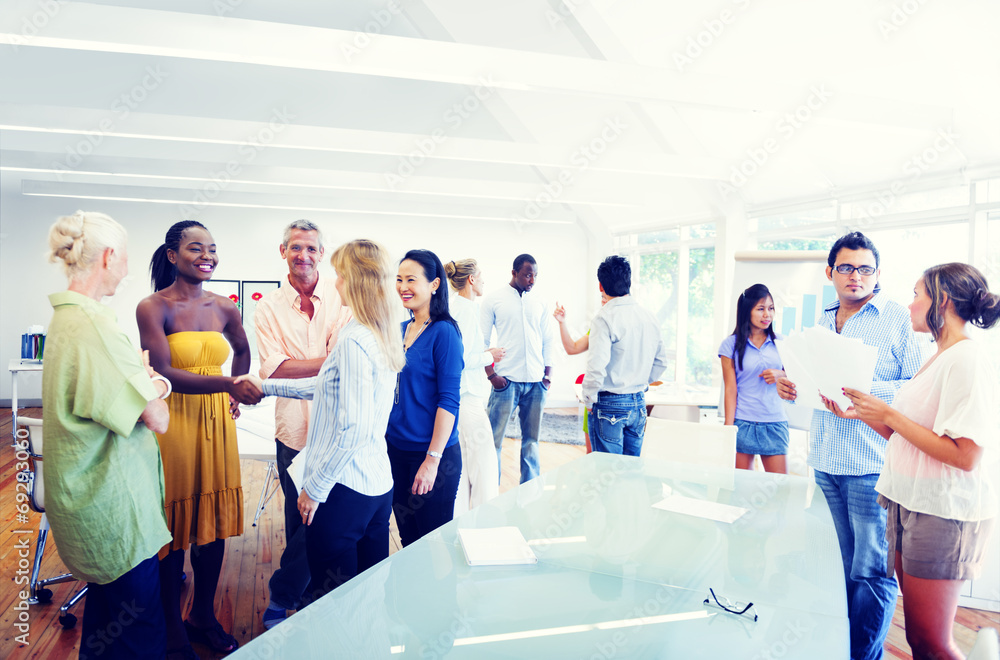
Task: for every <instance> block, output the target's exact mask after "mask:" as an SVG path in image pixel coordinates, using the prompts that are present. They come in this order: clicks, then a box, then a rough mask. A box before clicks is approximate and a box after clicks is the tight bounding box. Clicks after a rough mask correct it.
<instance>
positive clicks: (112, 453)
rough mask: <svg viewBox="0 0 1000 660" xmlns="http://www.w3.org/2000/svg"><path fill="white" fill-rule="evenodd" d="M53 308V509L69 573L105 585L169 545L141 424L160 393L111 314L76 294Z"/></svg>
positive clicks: (49, 487) (46, 426)
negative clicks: (148, 406)
mask: <svg viewBox="0 0 1000 660" xmlns="http://www.w3.org/2000/svg"><path fill="white" fill-rule="evenodd" d="M49 302H51V303H52V307H53V308H54V310H55V311H54V313H53V316H52V322H51V323H50V325H49V332H48V335H47V337H46V347H45V366H44V368H43V370H42V403H43V408H42V422H43V424H42V431H43V434H44V435H43V437H44V446H43V454H44V457H45V460H44V465H45V470H44V472H43V478H44V484H45V509H46V513H47V514H48V518H49V522H50V524H51V526H52V535H53V536H54V537H55V541H56V545H57V547H58V549H59V556H60V558H61V559H62V560H63V562H64V563H65V564H66V566H67V568H69V570H70V571H72V573H73V575H74V576H76V577H77V578H79V579H82V580H87V581H88V582H95V583H97V584H107V583H109V582H112V581H114V580H116V579H118V578H119V577H121V576H122V575H124V574H125V573H127V572H128V571H130V570H132V569H133V568H135V567H136V566H137V565H138V564H139V563H140V562H142V561H145V560H146V559H149V558H150V557H152V556H153V555H155V554H156V553H157V552H158V551H159V549H160V548H161V547H162V546H164V545H165V544H167V543H169V542H170V540H171V536H170V532H169V531H168V530H167V522H166V516H165V514H164V510H163V464H162V462H161V461H160V448H159V445H158V444H157V443H156V438H155V436H154V435H153V433H152V432H151V431H150V430H149V429H147V428H146V425H145V424H143V423H142V422H141V421H140V420H139V416H140V415H141V414H142V412H143V410H144V409H145V408H146V404H147V403H148V402H149V401H152V400H153V399H155V398H156V388H155V387H154V386H153V383H152V381H151V380H150V379H149V376H148V374H147V373H146V369H145V367H143V365H142V361H141V359H140V357H139V353H138V351H137V350H136V349H135V348H134V347H133V345H132V343H131V342H130V341H129V339H128V337H126V336H125V334H124V333H123V332H122V331H121V329H120V328H119V327H118V321H117V319H116V317H115V314H114V312H112V311H111V309H109V308H108V307H106V306H104V305H102V304H100V303H99V302H97V301H96V300H93V299H91V298H88V297H86V296H84V295H81V294H79V293H75V292H72V291H62V292H60V293H54V294H52V295H51V296H49Z"/></svg>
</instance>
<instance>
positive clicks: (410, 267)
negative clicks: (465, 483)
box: [385, 250, 465, 546]
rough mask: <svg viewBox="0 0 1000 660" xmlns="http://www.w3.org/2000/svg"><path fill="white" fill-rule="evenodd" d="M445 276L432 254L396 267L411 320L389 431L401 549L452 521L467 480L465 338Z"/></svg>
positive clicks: (409, 257) (414, 255)
mask: <svg viewBox="0 0 1000 660" xmlns="http://www.w3.org/2000/svg"><path fill="white" fill-rule="evenodd" d="M446 277H447V275H446V274H445V271H444V266H442V265H441V260H440V259H438V258H437V256H436V255H435V254H434V253H433V252H430V251H428V250H410V251H409V252H407V253H406V256H404V257H403V260H402V261H401V262H400V263H399V273H398V274H397V275H396V292H397V293H398V294H399V297H400V299H401V300H402V301H403V307H405V308H406V309H407V310H409V312H410V314H411V318H410V320H409V321H406V322H404V323H403V327H402V333H403V351H404V353H405V354H406V366H404V367H403V370H402V371H401V372H400V374H399V379H398V380H397V384H396V396H395V399H394V405H393V407H392V413H391V414H390V415H389V428H388V429H387V430H386V435H385V437H386V440H387V441H388V449H389V462H390V463H391V465H392V480H393V488H392V512H393V514H395V516H396V525H397V526H398V527H399V537H400V541H401V542H402V544H403V545H404V546H407V545H409V544H410V543H413V542H414V541H416V540H418V539H420V538H421V537H423V536H424V535H425V534H427V533H429V532H431V531H433V530H435V529H437V528H438V527H440V526H441V525H443V524H444V523H446V522H448V521H449V520H451V519H452V516H453V514H454V511H455V496H456V494H457V493H458V481H459V477H460V476H461V473H462V452H461V448H460V447H459V444H458V425H457V424H456V423H455V422H456V419H457V417H458V406H459V389H460V385H461V382H462V369H463V368H464V365H465V363H464V360H463V357H462V353H463V348H462V337H461V334H460V333H459V330H458V324H456V323H455V320H454V319H453V318H452V317H451V314H450V313H449V312H448V291H447V289H446V288H443V287H442V284H443V282H445V280H446Z"/></svg>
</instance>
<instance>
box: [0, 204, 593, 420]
mask: <svg viewBox="0 0 1000 660" xmlns="http://www.w3.org/2000/svg"><path fill="white" fill-rule="evenodd" d="M77 209H84V210H94V211H101V212H104V213H107V214H109V215H110V216H111V217H113V218H114V219H115V220H117V221H118V222H120V223H122V224H123V225H124V226H125V227H126V229H128V232H129V277H128V279H126V280H125V282H123V284H122V287H121V288H120V290H119V292H118V294H117V295H116V296H114V297H113V298H111V299H110V300H106V301H105V302H107V303H108V304H109V305H110V306H111V307H112V309H114V310H115V312H116V313H117V315H118V321H119V324H120V325H121V327H122V328H123V329H124V330H125V332H126V333H127V334H128V335H129V336H130V337H131V338H132V341H133V343H135V345H136V346H137V347H138V345H139V338H138V330H137V328H136V324H135V307H136V304H137V303H138V302H139V301H140V300H141V299H142V298H143V297H145V296H146V295H149V293H150V291H151V289H150V285H149V277H148V269H149V259H150V257H151V256H152V253H153V250H155V249H156V247H157V246H159V245H160V243H162V241H163V236H164V234H165V233H166V230H167V229H168V228H169V227H170V225H171V224H173V223H174V222H177V221H178V220H182V219H184V218H182V217H181V216H180V214H179V212H178V209H177V207H175V206H167V205H159V204H140V203H134V202H108V201H91V200H75V199H56V198H44V197H25V196H22V195H21V194H20V193H19V191H16V190H5V191H4V194H3V197H2V199H0V365H3V366H4V368H6V366H7V364H8V362H9V361H10V360H11V359H17V358H19V357H20V337H21V334H22V333H24V332H25V331H26V330H27V329H28V326H29V325H33V324H40V325H43V326H46V328H47V327H48V322H49V319H50V317H51V315H52V309H51V307H50V306H49V303H48V299H47V296H48V294H50V293H52V292H54V291H60V290H63V289H65V288H66V280H65V277H64V276H63V273H62V269H61V267H60V266H58V265H57V264H50V263H48V262H47V261H46V260H45V257H44V255H45V252H46V248H47V243H46V237H47V235H48V229H49V227H50V226H51V224H52V223H53V222H54V221H55V219H56V218H57V217H58V216H59V215H64V214H67V213H72V212H74V211H76V210H77ZM298 217H307V218H309V219H310V220H312V221H313V222H315V223H316V224H318V225H319V226H320V227H321V228H322V230H323V233H324V236H325V243H326V246H327V249H328V254H329V251H330V247H331V246H336V245H338V244H340V243H342V242H344V241H347V240H350V239H354V238H361V237H365V238H371V239H373V240H377V241H379V242H381V243H382V244H384V245H385V246H386V247H387V248H388V249H389V250H390V251H391V252H392V253H393V254H394V255H395V256H396V257H397V258H398V257H401V256H402V255H403V254H404V253H405V251H406V250H408V249H412V248H426V249H429V250H433V251H434V252H435V253H437V255H438V256H439V257H440V258H441V259H442V260H443V261H447V260H451V259H453V258H454V259H461V258H466V257H473V258H475V259H477V260H478V261H479V263H480V265H481V266H482V268H483V271H484V274H485V276H486V284H487V286H486V288H487V292H489V291H490V290H492V289H493V288H496V287H499V286H502V285H505V283H506V282H508V281H509V280H510V270H511V262H512V261H513V259H514V257H515V256H516V255H518V254H520V253H521V252H529V253H531V254H532V255H533V256H534V257H535V259H536V260H537V261H538V270H539V277H538V280H537V282H538V283H537V284H536V285H535V289H534V291H535V292H536V293H537V294H538V295H540V296H541V297H542V298H543V299H544V300H546V301H547V302H548V303H549V305H550V307H551V305H552V303H554V301H556V300H558V301H559V302H560V303H562V304H563V305H565V306H566V308H567V310H570V315H571V317H572V318H576V319H578V320H584V316H585V310H587V309H588V307H589V308H591V309H596V305H595V304H593V303H594V301H593V300H592V299H596V298H597V296H598V294H597V278H596V268H597V264H596V263H594V264H588V263H587V254H588V249H589V247H588V243H589V241H588V238H587V236H586V234H585V232H584V230H583V229H581V228H579V227H578V226H574V225H538V226H515V225H513V224H507V223H483V222H477V223H472V222H468V223H466V222H459V221H451V220H421V221H413V220H408V219H407V220H385V219H372V218H371V217H354V218H350V217H345V216H342V215H334V214H307V215H305V216H301V215H297V214H296V212H286V211H270V210H263V209H250V210H240V209H230V208H208V209H205V211H204V212H203V213H202V214H201V216H200V217H199V218H197V219H198V220H200V221H201V222H202V223H204V224H205V226H206V227H208V229H209V230H210V231H211V232H212V234H213V237H214V238H215V240H216V243H217V244H218V249H219V267H218V269H217V270H216V272H215V277H216V278H218V279H230V280H281V279H283V278H284V276H285V275H286V274H287V272H288V271H287V266H286V265H285V262H284V261H283V260H282V259H281V257H280V255H279V254H278V245H279V244H280V242H281V232H282V230H283V229H284V227H285V225H286V224H287V223H288V222H290V221H292V220H294V219H296V218H298ZM323 272H324V273H326V274H329V275H332V274H333V269H332V268H331V267H330V266H329V263H327V264H326V265H325V266H324V271H323ZM400 314H401V318H402V306H400ZM553 328H554V329H555V324H554V323H553ZM554 339H555V341H558V337H554ZM556 354H557V359H556V364H555V368H556V371H555V379H554V384H553V388H552V392H551V394H550V397H549V403H550V405H575V402H576V399H575V397H574V395H573V390H572V382H573V379H575V377H576V376H577V375H578V374H580V373H582V372H583V369H584V360H583V358H581V357H573V358H570V357H568V356H566V355H565V353H564V352H563V351H562V348H561V347H560V348H559V349H558V350H557V351H556ZM10 396H11V384H10V378H9V377H7V376H6V374H4V376H3V377H2V378H0V402H2V405H5V406H6V405H9V400H10ZM18 396H19V399H21V403H20V404H19V405H22V406H23V405H24V400H25V399H27V400H28V402H29V403H32V404H36V405H37V401H38V400H39V399H40V397H41V378H40V376H38V375H35V374H22V376H21V379H20V381H19V393H18Z"/></svg>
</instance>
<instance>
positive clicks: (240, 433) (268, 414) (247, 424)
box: [236, 396, 275, 461]
mask: <svg viewBox="0 0 1000 660" xmlns="http://www.w3.org/2000/svg"><path fill="white" fill-rule="evenodd" d="M274 401H275V398H274V397H270V396H269V397H265V398H264V400H263V401H261V402H260V403H258V404H257V405H256V406H240V416H239V417H238V418H237V419H236V439H237V442H238V443H239V448H240V458H246V459H250V460H255V461H273V460H274V452H275V447H274Z"/></svg>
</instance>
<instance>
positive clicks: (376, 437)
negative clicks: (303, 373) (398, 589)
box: [244, 239, 403, 600]
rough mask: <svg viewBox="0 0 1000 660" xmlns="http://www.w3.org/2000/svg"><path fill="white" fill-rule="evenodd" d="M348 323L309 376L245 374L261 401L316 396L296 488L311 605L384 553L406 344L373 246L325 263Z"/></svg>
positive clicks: (352, 248)
mask: <svg viewBox="0 0 1000 660" xmlns="http://www.w3.org/2000/svg"><path fill="white" fill-rule="evenodd" d="M330 263H331V264H333V267H334V269H335V270H336V271H337V285H336V286H337V293H339V294H340V298H341V300H343V301H345V302H346V303H347V306H348V307H350V309H351V313H352V315H353V318H352V319H351V321H349V322H348V323H347V325H345V326H344V328H343V330H341V331H340V336H339V339H338V340H337V344H336V346H335V347H334V348H333V351H332V352H331V353H330V355H329V356H327V358H326V361H325V362H323V366H322V367H321V368H320V371H319V374H317V375H316V376H314V377H312V378H300V379H280V378H279V379H276V378H268V379H267V380H265V381H263V383H261V381H260V379H259V378H257V377H256V376H244V378H245V379H248V380H251V381H253V383H254V384H255V385H256V386H257V387H258V388H259V389H261V390H262V391H263V393H264V394H266V395H275V396H283V397H290V398H295V399H312V400H313V404H314V405H313V413H312V418H311V419H310V420H309V435H308V439H307V441H306V449H305V451H304V454H305V455H304V456H303V457H302V458H304V459H305V465H304V467H303V470H302V479H301V483H300V484H299V486H301V492H300V494H299V502H298V505H299V513H300V514H301V515H302V522H303V524H305V525H306V557H307V558H308V561H309V572H310V574H311V581H310V584H309V588H308V589H307V597H308V599H309V600H315V599H317V598H319V597H320V596H323V595H324V594H326V593H328V592H329V591H331V590H333V589H334V588H335V587H338V586H340V585H341V584H343V583H344V582H346V581H347V580H349V579H351V578H352V577H354V576H355V575H357V574H358V573H360V572H362V571H364V570H367V569H368V568H370V567H371V566H374V565H375V564H377V563H378V562H380V561H382V560H383V559H385V558H386V557H388V556H389V512H390V507H391V502H392V472H391V470H390V467H389V457H388V455H387V454H386V448H385V428H386V425H387V424H388V421H389V411H390V410H391V409H392V393H393V388H394V387H395V385H396V374H397V373H399V370H400V369H402V368H403V346H402V342H400V340H399V334H398V331H397V330H396V326H395V323H394V322H393V318H392V317H393V304H392V300H393V298H392V283H391V282H392V280H391V277H392V264H391V262H390V261H389V257H388V254H387V253H386V251H385V248H383V247H382V246H381V245H379V244H378V243H373V242H372V241H368V240H363V239H362V240H356V241H351V242H350V243H347V244H345V245H341V246H340V247H339V248H337V249H336V250H335V251H334V253H333V257H332V258H331V260H330Z"/></svg>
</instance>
